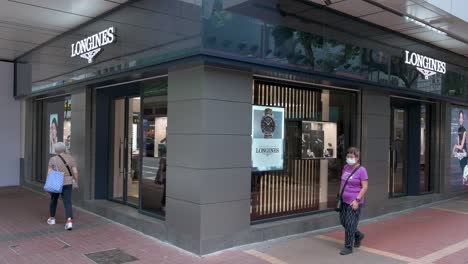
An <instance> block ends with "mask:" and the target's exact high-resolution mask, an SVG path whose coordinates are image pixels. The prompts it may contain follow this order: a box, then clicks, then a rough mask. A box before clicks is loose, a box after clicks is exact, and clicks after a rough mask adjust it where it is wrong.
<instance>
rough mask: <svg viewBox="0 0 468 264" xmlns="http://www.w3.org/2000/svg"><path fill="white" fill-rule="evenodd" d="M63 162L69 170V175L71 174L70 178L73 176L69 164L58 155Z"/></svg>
mask: <svg viewBox="0 0 468 264" xmlns="http://www.w3.org/2000/svg"><path fill="white" fill-rule="evenodd" d="M57 156H58V157H59V158H60V159H61V160H62V161H63V164H65V166H66V167H67V170H68V173H69V174H70V176H73V174H72V172H71V170H70V167H69V166H68V164H67V162H66V161H65V159H64V158H63V157H62V156H60V155H57Z"/></svg>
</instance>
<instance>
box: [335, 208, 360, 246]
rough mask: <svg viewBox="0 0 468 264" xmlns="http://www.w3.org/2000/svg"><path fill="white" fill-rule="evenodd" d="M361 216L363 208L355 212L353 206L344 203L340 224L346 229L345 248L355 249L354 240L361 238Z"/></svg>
mask: <svg viewBox="0 0 468 264" xmlns="http://www.w3.org/2000/svg"><path fill="white" fill-rule="evenodd" d="M360 214H361V207H359V208H358V209H357V210H356V211H354V210H353V207H352V206H351V205H349V204H346V203H343V209H342V210H341V212H340V222H341V225H342V226H343V227H344V229H345V247H346V248H348V249H353V243H354V240H355V239H357V238H359V237H361V232H360V231H359V230H358V229H357V227H358V224H359V215H360Z"/></svg>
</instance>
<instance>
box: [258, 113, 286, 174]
mask: <svg viewBox="0 0 468 264" xmlns="http://www.w3.org/2000/svg"><path fill="white" fill-rule="evenodd" d="M283 166H284V108H281V107H271V106H260V105H254V106H252V170H253V171H275V170H282V169H283Z"/></svg>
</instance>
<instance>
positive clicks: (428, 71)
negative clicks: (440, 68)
mask: <svg viewBox="0 0 468 264" xmlns="http://www.w3.org/2000/svg"><path fill="white" fill-rule="evenodd" d="M416 69H417V70H418V71H419V72H420V73H421V74H422V75H424V79H426V80H428V79H429V77H430V76H432V75H434V74H436V72H435V71H431V70H426V69H423V68H419V67H417V68H416Z"/></svg>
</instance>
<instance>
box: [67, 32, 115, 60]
mask: <svg viewBox="0 0 468 264" xmlns="http://www.w3.org/2000/svg"><path fill="white" fill-rule="evenodd" d="M115 39H116V38H115V29H114V27H110V28H108V29H105V30H103V31H101V32H99V33H96V34H94V35H92V36H89V37H87V38H85V39H82V40H79V41H77V42H76V43H73V44H72V45H71V57H72V58H73V57H76V56H80V57H81V58H83V59H87V60H88V63H92V62H93V59H94V58H95V57H96V55H98V54H99V52H101V50H102V47H104V46H106V45H109V44H112V43H114V42H115Z"/></svg>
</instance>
